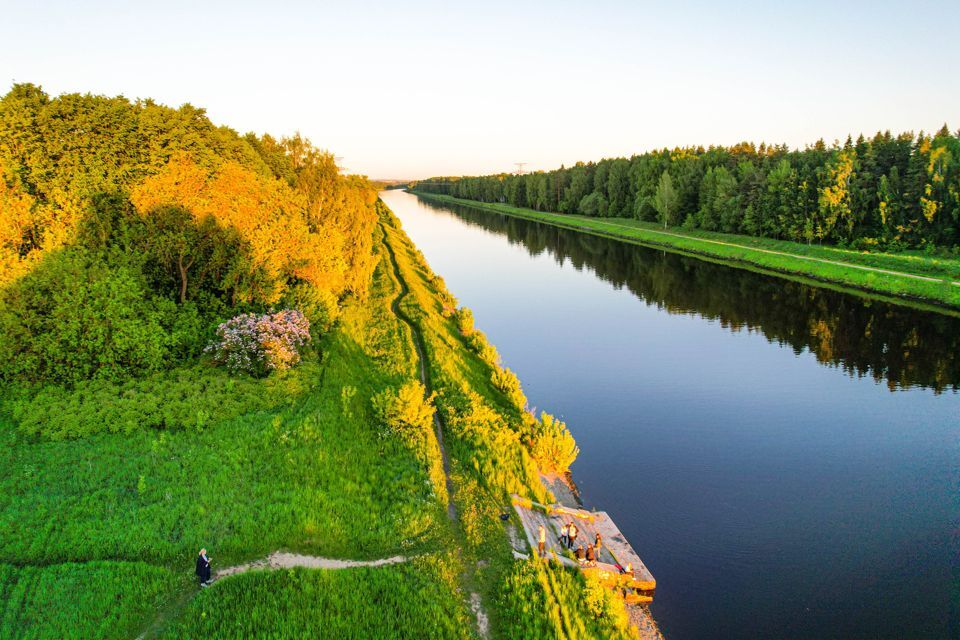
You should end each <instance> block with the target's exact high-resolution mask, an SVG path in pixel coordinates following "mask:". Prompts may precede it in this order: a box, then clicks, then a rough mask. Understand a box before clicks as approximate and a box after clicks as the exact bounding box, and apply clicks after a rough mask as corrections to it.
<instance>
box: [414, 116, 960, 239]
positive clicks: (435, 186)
mask: <svg viewBox="0 0 960 640" xmlns="http://www.w3.org/2000/svg"><path fill="white" fill-rule="evenodd" d="M412 186H413V188H414V189H415V190H417V191H421V192H424V193H437V194H443V195H450V196H453V197H457V198H465V199H469V200H476V201H480V202H501V203H507V204H510V205H513V206H517V207H525V208H530V209H534V210H537V211H551V212H560V213H568V214H579V215H585V216H597V217H612V218H636V219H639V220H644V221H651V222H652V221H655V222H658V223H660V224H663V225H664V226H665V227H668V226H682V227H684V228H686V229H702V230H705V231H720V232H724V233H736V234H744V235H748V236H757V237H767V238H775V239H782V240H790V241H794V242H805V243H826V244H833V245H837V246H841V247H850V248H854V249H859V250H888V251H897V250H901V249H908V248H909V249H914V248H924V249H928V250H941V251H942V250H948V251H951V252H952V251H953V250H955V249H957V247H958V246H960V132H951V131H950V130H949V129H948V128H947V126H946V125H944V126H943V127H942V128H941V129H940V130H939V131H937V132H936V133H935V134H933V135H929V134H926V133H923V132H920V133H919V134H916V135H915V134H913V133H901V134H899V135H896V136H894V135H892V134H891V133H890V132H889V131H887V132H882V133H877V134H876V135H874V136H873V137H872V138H869V139H868V138H865V137H864V136H863V135H860V136H859V137H858V138H857V139H856V140H853V139H852V138H850V137H848V138H847V140H846V141H845V142H844V143H843V144H840V143H838V142H837V143H834V144H832V145H827V144H826V143H825V142H824V141H823V140H822V139H821V140H818V141H817V142H816V143H814V144H813V145H811V146H808V147H806V148H804V149H790V148H788V147H787V146H786V145H767V144H765V143H761V144H760V145H756V144H753V143H750V142H744V143H740V144H737V145H734V146H731V147H723V146H711V147H709V148H706V149H705V148H703V147H687V148H676V149H660V150H656V151H651V152H648V153H643V154H640V155H635V156H632V157H630V158H607V159H603V160H600V161H599V162H578V163H576V164H575V165H574V166H572V167H569V168H567V167H560V168H559V169H556V170H553V171H538V172H535V173H528V174H524V175H516V174H506V173H502V174H497V175H488V176H479V177H467V176H464V177H435V178H429V179H426V180H421V181H418V182H416V183H413V185H412Z"/></svg>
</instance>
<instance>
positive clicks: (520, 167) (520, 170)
mask: <svg viewBox="0 0 960 640" xmlns="http://www.w3.org/2000/svg"><path fill="white" fill-rule="evenodd" d="M513 164H515V165H516V166H517V175H518V176H522V175H523V167H524V165H526V164H527V163H526V162H514V163H513Z"/></svg>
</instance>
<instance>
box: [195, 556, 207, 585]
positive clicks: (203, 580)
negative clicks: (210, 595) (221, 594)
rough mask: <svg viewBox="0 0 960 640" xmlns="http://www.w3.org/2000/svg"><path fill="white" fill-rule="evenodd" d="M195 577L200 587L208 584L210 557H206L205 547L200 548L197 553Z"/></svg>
mask: <svg viewBox="0 0 960 640" xmlns="http://www.w3.org/2000/svg"><path fill="white" fill-rule="evenodd" d="M197 577H198V578H199V579H200V586H201V587H209V586H210V558H208V557H207V550H206V549H200V553H199V554H198V555H197Z"/></svg>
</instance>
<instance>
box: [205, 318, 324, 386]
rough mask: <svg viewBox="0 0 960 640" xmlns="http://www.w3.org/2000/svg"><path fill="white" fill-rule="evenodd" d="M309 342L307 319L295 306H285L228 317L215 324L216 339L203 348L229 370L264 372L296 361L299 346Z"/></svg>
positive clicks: (253, 372)
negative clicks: (268, 311)
mask: <svg viewBox="0 0 960 640" xmlns="http://www.w3.org/2000/svg"><path fill="white" fill-rule="evenodd" d="M309 341H310V321H309V320H307V318H306V317H304V315H303V314H302V313H300V312H299V311H297V310H295V309H284V310H283V311H278V312H276V313H265V314H263V315H257V314H255V313H244V314H241V315H239V316H235V317H233V318H230V319H229V320H227V321H226V322H224V323H223V324H221V325H220V326H218V327H217V339H216V340H215V341H214V342H213V343H211V344H210V345H208V346H207V348H206V350H205V351H206V352H207V353H209V354H210V355H211V356H212V357H213V359H214V360H216V361H217V362H218V363H220V364H223V365H226V367H227V368H228V369H230V370H231V371H245V372H247V373H252V374H254V375H264V374H266V373H269V372H270V371H273V370H275V369H289V368H290V367H291V366H292V365H295V364H296V363H298V362H299V361H300V347H302V346H303V345H304V344H306V343H307V342H309Z"/></svg>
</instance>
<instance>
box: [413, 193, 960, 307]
mask: <svg viewBox="0 0 960 640" xmlns="http://www.w3.org/2000/svg"><path fill="white" fill-rule="evenodd" d="M416 193H417V195H418V196H419V197H422V198H424V199H427V200H435V201H438V202H445V203H451V204H461V205H465V206H470V207H475V208H479V209H484V210H488V211H492V212H495V213H501V214H504V215H509V216H515V217H520V218H526V219H530V220H535V221H538V222H545V223H548V224H552V225H555V226H559V227H564V228H568V229H573V230H577V231H584V232H587V233H592V234H595V235H600V236H604V237H610V238H616V239H620V240H626V241H629V242H636V243H638V244H644V245H652V246H658V247H665V248H669V249H673V250H677V251H681V252H684V253H690V254H694V255H701V256H706V257H710V258H713V259H717V260H721V261H724V262H728V263H732V264H745V265H749V266H751V267H755V268H759V269H761V270H765V271H770V272H775V273H784V274H793V275H799V276H803V277H807V278H812V279H815V280H820V281H824V282H831V283H836V284H839V285H842V286H845V287H850V288H853V289H861V290H864V291H869V292H874V293H878V294H882V295H885V296H891V297H894V298H905V299H914V300H920V301H924V302H930V303H933V304H935V305H943V306H946V307H950V308H954V309H955V308H960V286H956V285H952V284H950V281H960V259H957V258H941V257H934V256H928V255H924V254H921V253H918V252H904V253H881V252H863V251H854V250H849V249H841V248H837V247H831V246H822V245H806V244H801V243H796V242H787V241H783V240H773V239H770V238H755V237H750V236H742V235H733V234H725V233H715V232H709V231H700V230H686V229H682V228H680V227H671V228H669V229H666V230H664V229H663V227H662V226H660V225H657V224H655V223H650V222H642V221H639V220H633V219H628V218H591V217H587V216H580V215H570V214H561V213H548V212H543V211H535V210H533V209H524V208H520V207H513V206H510V205H505V204H500V203H489V202H476V201H473V200H464V199H461V198H454V197H451V196H445V195H438V194H429V193H420V192H416ZM664 231H666V233H664ZM717 242H723V243H728V244H725V245H720V244H716V243H717ZM729 245H736V246H729ZM766 251H778V252H784V253H788V254H791V255H776V254H770V253H765V252H766ZM805 258H815V259H817V260H832V261H837V262H843V263H846V265H850V266H845V265H835V264H826V263H823V262H815V261H812V260H808V259H805ZM858 267H870V268H875V269H885V270H890V271H897V272H902V273H905V274H911V275H915V276H921V277H927V278H935V279H938V280H940V281H939V282H932V281H927V280H919V279H915V278H911V277H908V276H904V275H894V274H888V273H880V272H875V271H867V270H864V269H860V268H858Z"/></svg>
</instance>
